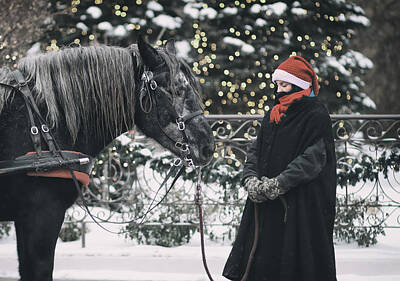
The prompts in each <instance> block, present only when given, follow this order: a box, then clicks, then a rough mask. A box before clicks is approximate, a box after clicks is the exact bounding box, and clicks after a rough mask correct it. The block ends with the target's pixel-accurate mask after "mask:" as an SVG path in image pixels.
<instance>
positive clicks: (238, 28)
mask: <svg viewBox="0 0 400 281" xmlns="http://www.w3.org/2000/svg"><path fill="white" fill-rule="evenodd" d="M52 3H53V6H55V7H57V6H60V3H61V4H62V3H66V4H67V3H70V2H67V1H64V2H63V1H61V2H60V1H55V0H53V2H52ZM58 21H59V24H58V25H57V26H58V27H60V29H59V30H53V31H52V33H49V34H48V37H47V39H46V40H47V44H48V45H47V47H46V49H48V50H50V49H58V48H59V46H62V45H68V44H69V43H71V42H75V43H79V44H82V45H86V44H88V43H89V44H90V43H97V42H98V43H106V44H109V45H120V46H127V45H129V44H132V43H135V42H136V37H137V36H138V35H139V34H145V35H147V37H148V41H149V42H150V43H153V44H158V45H160V44H162V42H163V41H164V40H166V39H168V38H171V37H173V38H175V39H176V40H177V41H178V42H177V44H178V46H177V47H178V48H177V49H178V51H179V52H180V53H179V54H180V55H181V56H184V57H185V58H186V59H187V60H188V61H189V62H190V63H191V64H192V66H193V70H194V72H195V73H196V74H197V75H198V77H199V79H200V82H201V85H202V88H203V94H204V95H205V97H206V99H205V106H206V113H212V114H221V113H225V114H226V113H243V114H264V113H265V112H266V111H268V110H269V109H270V108H271V106H272V105H273V102H274V94H273V93H274V88H275V86H274V84H273V83H272V81H271V75H272V72H273V70H274V69H275V68H276V67H277V66H278V65H279V63H280V62H282V61H283V60H285V59H287V58H288V57H289V56H290V55H300V56H303V57H304V58H306V59H307V60H308V61H310V63H311V64H312V65H313V67H314V68H315V70H316V72H317V74H318V76H319V81H320V85H321V95H320V98H321V99H322V101H323V102H324V103H326V104H327V105H328V108H329V110H330V112H332V113H333V112H336V113H338V112H340V113H345V112H362V111H363V109H366V108H371V107H373V106H374V104H373V102H372V100H370V99H369V98H368V97H367V96H366V94H365V93H363V92H362V86H363V80H362V75H363V74H364V73H365V71H366V70H368V69H369V68H371V67H372V63H371V62H370V61H369V60H368V59H367V58H366V57H365V56H363V55H362V54H361V53H358V52H355V51H353V50H352V49H351V45H350V43H351V39H352V36H353V34H354V32H355V30H356V29H358V28H360V27H365V26H367V25H368V23H369V22H368V19H367V18H366V17H365V16H364V12H363V10H362V9H361V8H360V7H358V6H357V5H355V4H352V3H351V2H350V1H345V0H326V1H318V0H300V1H289V0H281V1H276V0H268V1H267V0H236V1H216V0H204V1H199V0H171V1H156V0H151V1H146V0H136V1H128V0H120V1H115V2H114V1H105V0H82V1H80V0H74V1H72V7H71V14H70V15H68V16H63V17H59V18H58ZM189 43H190V45H189Z"/></svg>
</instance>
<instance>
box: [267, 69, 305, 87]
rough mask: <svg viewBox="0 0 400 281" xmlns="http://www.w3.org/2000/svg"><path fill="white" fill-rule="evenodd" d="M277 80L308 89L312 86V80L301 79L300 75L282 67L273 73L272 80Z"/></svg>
mask: <svg viewBox="0 0 400 281" xmlns="http://www.w3.org/2000/svg"><path fill="white" fill-rule="evenodd" d="M277 80H280V81H285V82H288V83H290V84H293V85H296V86H299V87H300V88H302V89H308V88H310V86H311V83H310V82H307V81H305V80H303V79H300V78H299V77H297V76H294V75H293V74H290V73H289V72H286V71H284V70H281V69H275V71H274V73H273V74H272V82H275V81H277Z"/></svg>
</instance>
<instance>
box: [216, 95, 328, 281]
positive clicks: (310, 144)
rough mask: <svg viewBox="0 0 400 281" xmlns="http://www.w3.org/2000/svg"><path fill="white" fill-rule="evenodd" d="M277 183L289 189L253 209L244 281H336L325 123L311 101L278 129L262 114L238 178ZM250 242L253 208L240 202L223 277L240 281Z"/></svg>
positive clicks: (323, 110) (299, 103)
mask: <svg viewBox="0 0 400 281" xmlns="http://www.w3.org/2000/svg"><path fill="white" fill-rule="evenodd" d="M250 175H256V176H258V177H259V178H261V177H262V176H267V177H268V178H272V177H278V180H280V182H282V184H284V185H285V186H287V187H290V190H289V191H288V192H287V193H286V194H285V195H283V197H284V198H285V200H286V202H287V206H288V207H287V210H286V211H287V213H286V215H287V220H286V223H285V222H284V216H285V208H284V206H283V204H282V202H281V200H280V199H276V200H272V201H267V202H264V203H261V204H257V205H258V214H259V221H260V227H259V229H260V232H259V241H258V246H257V250H256V254H255V257H254V262H253V264H252V268H251V271H250V275H249V278H248V281H267V280H268V281H321V280H323V281H336V269H335V255H334V248H333V238H332V234H333V224H334V218H335V202H336V200H335V198H336V157H335V148H334V141H333V136H332V124H331V120H330V117H329V114H328V112H327V110H326V108H325V106H324V105H322V104H321V103H319V102H318V100H317V98H310V97H303V98H302V99H301V100H298V101H295V102H294V103H293V104H292V105H291V106H290V107H289V109H288V110H287V111H286V114H285V116H284V117H283V118H282V120H281V122H280V123H279V124H278V125H276V124H275V123H270V122H269V114H267V115H266V116H265V117H264V119H263V121H262V125H261V129H260V132H259V133H258V137H257V141H256V142H255V143H254V144H253V145H251V146H250V148H249V151H248V155H247V161H246V164H245V168H244V175H243V178H246V177H248V176H250ZM253 237H254V203H253V202H252V201H250V200H249V199H247V202H246V206H245V209H244V211H243V216H242V221H241V224H240V227H239V231H238V234H237V237H236V240H235V243H234V245H233V248H232V251H231V253H230V255H229V258H228V261H227V263H226V265H225V268H224V271H223V275H224V276H225V277H227V278H228V279H230V280H240V279H241V277H242V275H243V274H244V271H245V268H246V265H247V261H248V257H249V254H250V250H251V247H252V244H253Z"/></svg>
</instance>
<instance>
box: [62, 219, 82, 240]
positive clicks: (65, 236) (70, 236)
mask: <svg viewBox="0 0 400 281" xmlns="http://www.w3.org/2000/svg"><path fill="white" fill-rule="evenodd" d="M81 235H82V231H81V228H80V227H79V225H78V224H77V223H74V222H70V223H65V224H64V226H63V227H62V228H61V230H60V234H59V235H58V237H59V238H60V239H61V240H62V241H63V242H70V241H76V240H78V239H79V238H80V237H81Z"/></svg>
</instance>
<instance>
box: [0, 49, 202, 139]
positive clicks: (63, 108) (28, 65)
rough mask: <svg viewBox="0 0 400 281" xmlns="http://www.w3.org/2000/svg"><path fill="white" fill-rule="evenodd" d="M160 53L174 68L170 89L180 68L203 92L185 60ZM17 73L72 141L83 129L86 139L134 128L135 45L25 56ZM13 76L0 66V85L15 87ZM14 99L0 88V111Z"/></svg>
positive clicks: (50, 120)
mask: <svg viewBox="0 0 400 281" xmlns="http://www.w3.org/2000/svg"><path fill="white" fill-rule="evenodd" d="M158 50H159V54H160V55H161V56H162V57H163V59H164V60H165V62H166V64H167V66H168V68H169V70H170V73H171V75H170V77H171V81H170V86H171V87H172V89H173V83H172V77H174V76H175V73H176V71H178V70H179V68H180V69H181V70H182V71H183V72H184V74H185V75H186V77H188V78H189V82H190V83H191V84H192V86H194V87H195V88H196V89H197V90H198V89H199V87H198V84H197V80H196V79H195V77H194V75H193V73H192V72H191V70H190V67H189V66H188V65H187V64H186V63H185V62H184V61H183V60H181V59H178V58H176V57H175V56H171V55H170V54H169V53H168V52H167V51H166V49H165V48H159V49H158ZM18 69H19V70H21V71H22V73H23V74H24V75H25V77H26V79H27V81H28V82H29V84H30V85H31V86H32V90H33V94H34V98H35V100H36V103H37V104H38V106H39V107H40V108H44V109H47V116H46V119H47V122H48V123H49V125H50V126H51V127H57V125H59V122H60V120H61V119H64V120H65V122H66V125H67V128H68V131H69V133H70V135H71V137H72V139H73V141H75V140H76V138H77V135H78V132H79V131H80V130H83V132H84V133H86V134H87V135H96V136H104V135H106V134H107V135H111V136H113V137H116V136H118V134H120V133H121V132H122V130H123V128H132V127H133V125H134V115H135V90H136V87H137V86H138V85H136V84H135V80H137V78H138V77H140V76H139V75H141V74H140V72H141V71H142V62H141V58H140V54H139V51H138V49H137V46H136V45H131V46H130V47H129V48H120V47H110V46H104V45H100V46H90V47H75V48H70V47H69V48H64V49H62V50H60V51H53V52H47V53H44V54H39V55H36V56H32V57H25V58H23V59H21V60H20V62H19V63H18ZM10 73H11V70H10V69H8V68H0V82H2V83H7V84H15V81H13V77H12V76H11V75H10ZM172 92H174V90H172ZM197 92H198V91H197ZM12 96H13V95H12V91H10V89H7V88H5V87H0V113H1V111H2V109H3V107H4V105H5V104H6V102H7V100H10V97H12ZM199 98H200V96H199ZM127 109H129V110H127Z"/></svg>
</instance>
